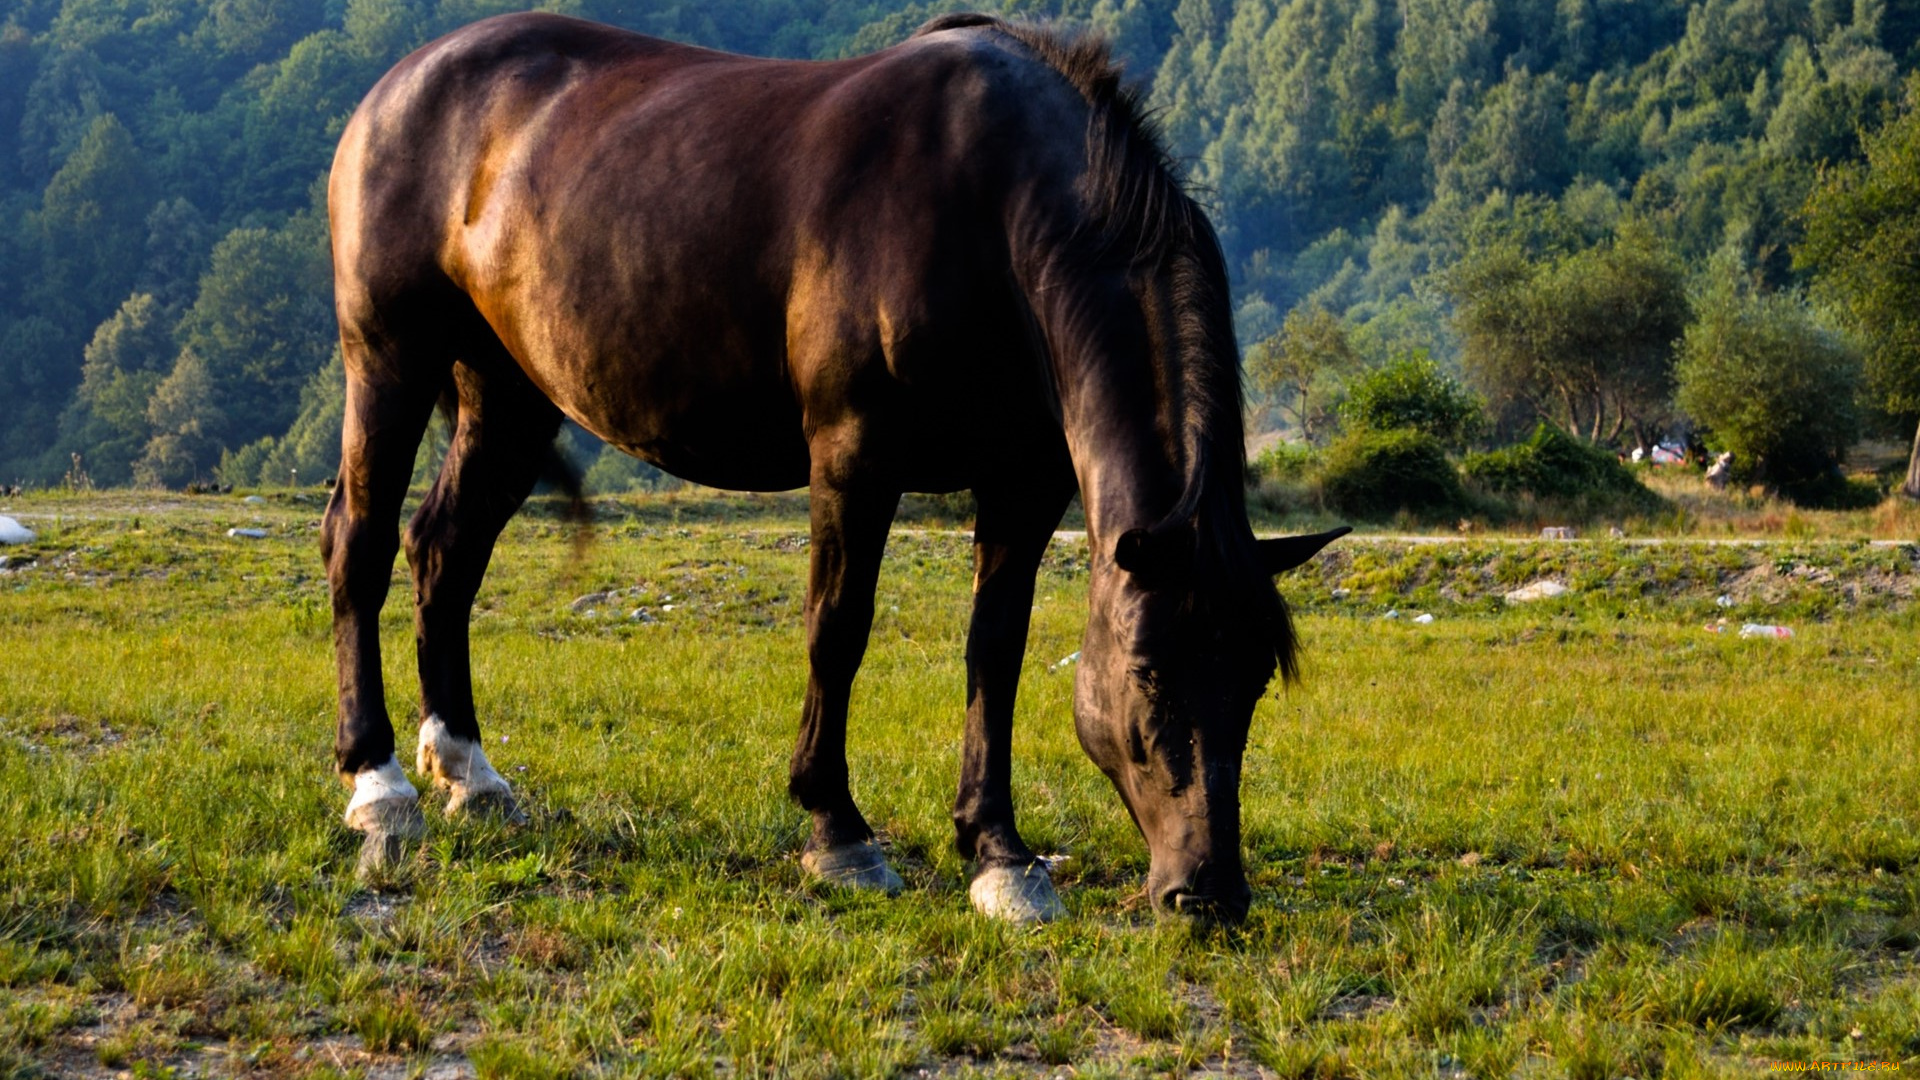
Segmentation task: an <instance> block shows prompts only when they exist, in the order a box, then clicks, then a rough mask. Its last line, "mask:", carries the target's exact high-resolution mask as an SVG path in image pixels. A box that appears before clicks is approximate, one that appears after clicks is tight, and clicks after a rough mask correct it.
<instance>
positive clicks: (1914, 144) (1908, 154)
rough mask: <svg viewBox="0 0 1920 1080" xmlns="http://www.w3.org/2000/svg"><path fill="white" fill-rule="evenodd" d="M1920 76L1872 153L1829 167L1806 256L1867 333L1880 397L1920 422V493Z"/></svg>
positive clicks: (1913, 460)
mask: <svg viewBox="0 0 1920 1080" xmlns="http://www.w3.org/2000/svg"><path fill="white" fill-rule="evenodd" d="M1917 99H1920V78H1913V79H1910V80H1909V81H1908V83H1907V94H1906V103H1905V107H1904V108H1903V109H1902V111H1901V112H1900V113H1899V114H1898V115H1896V116H1895V117H1894V118H1893V119H1892V120H1890V121H1889V122H1888V123H1887V124H1886V126H1885V127H1883V128H1881V129H1880V130H1879V131H1878V132H1875V133H1873V134H1871V135H1869V136H1868V137H1867V139H1866V155H1867V159H1866V161H1865V162H1862V163H1859V164H1856V165H1850V166H1843V167H1840V168H1836V169H1832V170H1830V171H1828V172H1827V173H1826V174H1825V176H1824V177H1823V178H1822V180H1821V183H1820V184H1819V186H1818V187H1817V188H1815V190H1814V192H1813V195H1812V197H1811V198H1810V199H1809V200H1808V201H1807V207H1806V220H1807V237H1806V242H1805V243H1804V244H1803V245H1802V246H1801V248H1800V249H1799V251H1798V252H1797V253H1796V254H1797V259H1796V263H1797V265H1799V266H1801V267H1804V268H1807V269H1810V270H1812V271H1813V272H1814V292H1815V295H1816V296H1818V297H1820V298H1822V299H1825V300H1829V301H1831V302H1832V304H1833V307H1834V309H1835V310H1836V311H1838V312H1839V313H1840V314H1841V316H1842V318H1843V319H1844V321H1845V322H1846V324H1847V326H1848V328H1849V329H1851V330H1852V331H1853V332H1854V334H1855V336H1856V337H1857V338H1858V339H1859V341H1860V342H1861V345H1862V348H1863V353H1864V360H1865V368H1866V371H1865V374H1866V387H1867V392H1868V395H1869V401H1870V403H1871V404H1872V405H1873V406H1874V407H1875V408H1876V409H1878V410H1879V411H1881V412H1883V413H1886V414H1887V415H1888V416H1889V417H1892V418H1895V419H1897V420H1900V421H1904V422H1905V423H1906V424H1907V425H1908V426H1910V427H1913V428H1914V438H1913V450H1912V452H1911V453H1910V454H1909V456H1908V458H1907V477H1906V480H1905V482H1904V483H1902V484H1901V486H1900V491H1901V493H1902V494H1904V495H1906V496H1907V497H1908V498H1911V499H1920V303H1916V300H1917V299H1920V262H1917V261H1916V259H1915V253H1916V252H1920V109H1916V108H1915V104H1916V100H1917Z"/></svg>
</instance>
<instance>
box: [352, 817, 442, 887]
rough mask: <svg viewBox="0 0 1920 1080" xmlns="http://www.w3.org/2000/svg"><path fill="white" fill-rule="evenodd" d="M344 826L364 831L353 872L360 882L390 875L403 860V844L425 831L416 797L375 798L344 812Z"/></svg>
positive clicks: (375, 880)
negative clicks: (345, 823)
mask: <svg viewBox="0 0 1920 1080" xmlns="http://www.w3.org/2000/svg"><path fill="white" fill-rule="evenodd" d="M347 825H348V827H350V828H354V829H358V830H359V831H361V832H362V833H365V834H366V839H365V840H363V841H361V843H360V862H359V865H358V866H356V867H355V868H354V873H355V875H356V876H358V877H359V879H360V880H361V881H364V882H379V881H384V880H386V879H387V878H388V877H391V876H392V874H393V872H394V870H395V869H396V868H398V867H399V865H400V864H401V863H402V862H404V861H405V860H406V857H407V846H408V845H409V844H410V843H412V842H413V841H415V840H418V839H420V838H421V837H422V836H425V835H426V834H427V819H426V817H425V816H424V815H422V814H421V813H420V800H418V799H378V800H375V801H373V802H367V803H361V804H360V805H358V806H356V807H354V808H353V809H351V810H349V811H347Z"/></svg>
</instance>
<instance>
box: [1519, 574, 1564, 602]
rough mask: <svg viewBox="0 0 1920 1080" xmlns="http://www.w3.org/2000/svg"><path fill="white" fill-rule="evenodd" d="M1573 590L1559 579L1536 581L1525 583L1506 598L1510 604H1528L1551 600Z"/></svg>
mask: <svg viewBox="0 0 1920 1080" xmlns="http://www.w3.org/2000/svg"><path fill="white" fill-rule="evenodd" d="M1572 591H1573V590H1571V589H1569V588H1567V587H1566V586H1565V585H1562V584H1560V583H1559V582H1557V581H1552V580H1547V581H1536V582H1534V583H1533V584H1531V585H1523V586H1521V587H1520V588H1518V589H1515V590H1513V591H1512V592H1510V593H1508V594H1507V596H1506V600H1507V603H1509V604H1526V603H1531V602H1533V601H1535V600H1551V599H1553V598H1554V597H1556V596H1565V595H1567V593H1569V592H1572Z"/></svg>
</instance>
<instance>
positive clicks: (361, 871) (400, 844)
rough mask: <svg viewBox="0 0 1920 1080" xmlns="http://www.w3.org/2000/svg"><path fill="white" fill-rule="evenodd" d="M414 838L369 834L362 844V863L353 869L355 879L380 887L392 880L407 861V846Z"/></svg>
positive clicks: (390, 833)
mask: <svg viewBox="0 0 1920 1080" xmlns="http://www.w3.org/2000/svg"><path fill="white" fill-rule="evenodd" d="M411 842H412V837H407V836H402V835H400V834H399V833H394V832H385V831H375V832H369V833H367V836H366V839H365V840H362V841H361V842H360V862H359V864H358V865H356V866H355V867H354V868H353V874H354V877H356V878H358V879H359V880H360V882H361V883H362V884H365V885H380V884H384V883H385V882H388V881H390V880H392V878H393V876H394V872H395V871H397V870H398V869H399V868H400V864H401V863H403V862H405V861H406V859H407V846H408V844H409V843H411Z"/></svg>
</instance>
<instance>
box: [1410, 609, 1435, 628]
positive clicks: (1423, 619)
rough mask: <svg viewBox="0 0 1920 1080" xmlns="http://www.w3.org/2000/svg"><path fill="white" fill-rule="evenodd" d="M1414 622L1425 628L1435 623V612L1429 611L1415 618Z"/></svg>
mask: <svg viewBox="0 0 1920 1080" xmlns="http://www.w3.org/2000/svg"><path fill="white" fill-rule="evenodd" d="M1413 621H1414V622H1417V623H1419V624H1420V625H1421V626H1425V625H1427V624H1428V623H1430V622H1432V621H1433V612H1431V611H1429V612H1427V613H1426V614H1425V615H1416V616H1414V617H1413Z"/></svg>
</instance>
